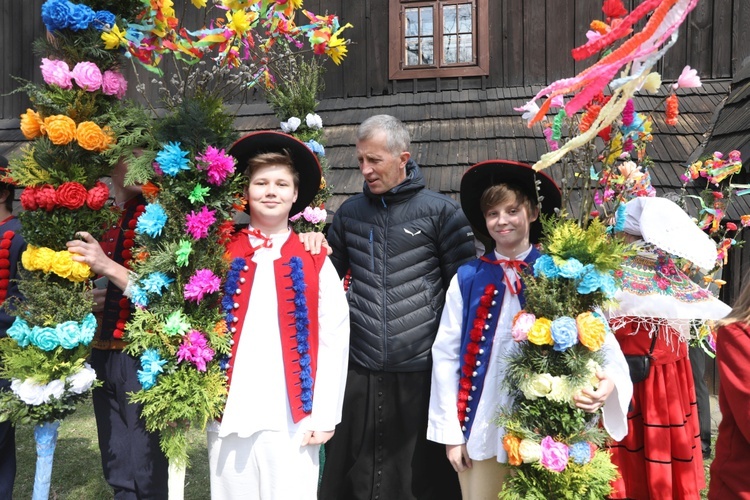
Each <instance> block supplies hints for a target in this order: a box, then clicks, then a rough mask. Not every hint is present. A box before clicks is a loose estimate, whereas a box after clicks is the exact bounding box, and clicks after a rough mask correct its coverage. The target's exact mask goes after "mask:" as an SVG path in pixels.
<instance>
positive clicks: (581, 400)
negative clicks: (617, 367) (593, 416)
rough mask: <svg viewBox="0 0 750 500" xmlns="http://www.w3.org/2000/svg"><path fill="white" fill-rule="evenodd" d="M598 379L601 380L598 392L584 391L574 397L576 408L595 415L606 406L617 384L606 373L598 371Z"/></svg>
mask: <svg viewBox="0 0 750 500" xmlns="http://www.w3.org/2000/svg"><path fill="white" fill-rule="evenodd" d="M596 377H597V378H598V379H599V387H597V388H596V390H593V389H584V390H582V391H581V392H579V393H578V394H576V395H575V396H573V400H574V401H575V402H576V406H577V407H578V408H580V409H582V410H583V411H585V412H588V413H593V412H595V411H596V410H598V409H599V408H601V407H602V406H604V402H605V401H606V400H607V398H608V397H609V395H610V394H612V391H614V390H615V383H614V382H613V381H612V379H611V378H609V375H607V374H606V373H605V372H602V371H597V372H596Z"/></svg>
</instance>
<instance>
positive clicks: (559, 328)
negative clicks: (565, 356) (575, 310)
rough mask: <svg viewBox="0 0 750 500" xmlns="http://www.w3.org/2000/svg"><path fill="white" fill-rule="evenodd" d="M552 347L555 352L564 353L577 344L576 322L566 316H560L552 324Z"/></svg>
mask: <svg viewBox="0 0 750 500" xmlns="http://www.w3.org/2000/svg"><path fill="white" fill-rule="evenodd" d="M550 332H551V335H552V341H553V342H554V346H553V347H552V348H553V349H554V350H556V351H564V350H566V349H568V348H570V347H573V346H574V345H576V344H577V343H578V327H577V326H576V320H574V319H573V318H571V317H568V316H562V317H560V318H557V319H555V320H554V321H553V322H552V326H551V328H550Z"/></svg>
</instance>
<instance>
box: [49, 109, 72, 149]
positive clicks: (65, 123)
mask: <svg viewBox="0 0 750 500" xmlns="http://www.w3.org/2000/svg"><path fill="white" fill-rule="evenodd" d="M44 132H45V133H46V134H47V137H49V140H50V141H52V144H55V145H57V146H64V145H66V144H68V143H70V141H72V140H73V139H75V138H76V122H74V121H73V119H72V118H70V117H69V116H65V115H54V116H48V117H47V118H45V119H44Z"/></svg>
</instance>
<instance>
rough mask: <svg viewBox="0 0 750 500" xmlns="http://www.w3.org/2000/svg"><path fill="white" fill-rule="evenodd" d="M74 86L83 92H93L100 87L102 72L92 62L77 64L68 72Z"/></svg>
mask: <svg viewBox="0 0 750 500" xmlns="http://www.w3.org/2000/svg"><path fill="white" fill-rule="evenodd" d="M70 75H71V76H72V77H73V80H75V81H76V84H77V85H78V86H79V87H81V88H82V89H84V90H88V91H89V92H93V91H94V90H99V88H100V87H101V86H102V72H101V71H100V70H99V67H98V66H97V65H96V64H94V63H92V62H86V61H83V62H79V63H78V64H76V65H75V67H74V68H73V71H71V72H70Z"/></svg>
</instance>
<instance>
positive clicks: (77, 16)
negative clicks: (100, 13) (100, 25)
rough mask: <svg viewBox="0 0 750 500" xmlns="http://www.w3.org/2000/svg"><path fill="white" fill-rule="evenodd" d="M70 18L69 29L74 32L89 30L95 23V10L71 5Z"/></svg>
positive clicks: (82, 5) (80, 5)
mask: <svg viewBox="0 0 750 500" xmlns="http://www.w3.org/2000/svg"><path fill="white" fill-rule="evenodd" d="M70 5H71V9H70V18H69V19H68V28H70V29H71V30H73V31H82V30H85V29H88V27H89V25H90V24H91V23H92V22H94V17H95V13H94V10H93V9H92V8H91V7H89V6H88V5H84V4H70Z"/></svg>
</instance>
